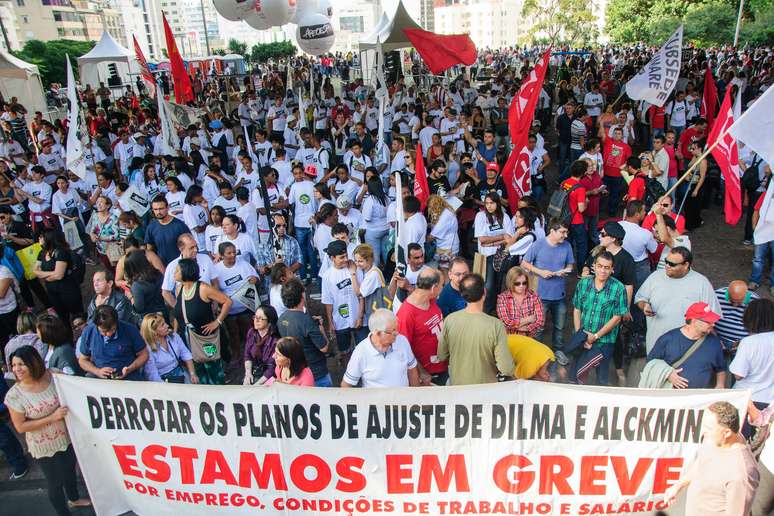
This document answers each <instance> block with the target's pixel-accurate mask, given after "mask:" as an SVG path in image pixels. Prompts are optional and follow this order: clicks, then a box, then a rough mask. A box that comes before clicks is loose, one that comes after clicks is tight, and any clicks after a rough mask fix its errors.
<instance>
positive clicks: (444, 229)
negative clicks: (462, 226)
mask: <svg viewBox="0 0 774 516" xmlns="http://www.w3.org/2000/svg"><path fill="white" fill-rule="evenodd" d="M427 215H428V222H429V223H430V226H431V229H430V240H431V241H434V242H435V256H434V257H433V260H435V261H437V262H438V268H439V269H441V271H442V272H443V271H446V270H447V269H448V268H449V262H451V259H452V258H454V257H455V256H457V255H458V254H459V253H460V237H459V234H458V233H457V231H458V229H459V226H458V224H457V215H456V214H455V213H454V209H452V207H451V206H449V203H447V202H446V200H445V199H444V198H443V197H441V196H440V195H431V196H430V198H429V199H428V200H427Z"/></svg>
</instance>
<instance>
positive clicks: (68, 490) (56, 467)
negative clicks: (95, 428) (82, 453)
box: [38, 444, 79, 516]
mask: <svg viewBox="0 0 774 516" xmlns="http://www.w3.org/2000/svg"><path fill="white" fill-rule="evenodd" d="M38 464H40V469H42V470H43V476H45V477H46V484H47V485H48V499H49V501H50V502H51V505H53V506H54V510H55V511H56V513H57V515H59V516H70V514H71V513H70V509H68V508H67V500H70V501H71V502H74V501H76V500H77V499H78V498H79V495H78V483H77V482H78V478H77V477H76V475H75V464H76V460H75V452H74V451H73V445H72V444H71V445H70V446H68V447H67V449H66V450H64V451H60V452H56V453H55V454H54V455H53V456H51V457H43V458H40V459H38ZM65 494H67V499H65Z"/></svg>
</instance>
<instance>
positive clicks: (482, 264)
mask: <svg viewBox="0 0 774 516" xmlns="http://www.w3.org/2000/svg"><path fill="white" fill-rule="evenodd" d="M470 272H472V273H473V274H479V275H480V276H481V277H482V278H484V280H486V256H484V255H483V254H481V253H478V252H477V253H476V254H475V255H473V270H472V271H470Z"/></svg>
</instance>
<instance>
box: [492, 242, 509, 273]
mask: <svg viewBox="0 0 774 516" xmlns="http://www.w3.org/2000/svg"><path fill="white" fill-rule="evenodd" d="M509 257H510V254H509V253H508V250H507V249H506V248H505V246H504V245H501V246H500V247H498V248H497V251H496V252H495V254H494V256H492V269H494V271H495V272H500V271H501V270H503V264H504V263H505V261H506V260H507V259H508V258H509Z"/></svg>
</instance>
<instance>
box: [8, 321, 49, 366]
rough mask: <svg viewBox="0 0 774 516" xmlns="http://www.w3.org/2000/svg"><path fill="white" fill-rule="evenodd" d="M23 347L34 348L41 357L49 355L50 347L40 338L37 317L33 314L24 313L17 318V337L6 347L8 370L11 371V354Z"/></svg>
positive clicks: (12, 338)
mask: <svg viewBox="0 0 774 516" xmlns="http://www.w3.org/2000/svg"><path fill="white" fill-rule="evenodd" d="M22 346H32V347H33V348H35V349H36V350H37V351H38V353H40V356H41V357H45V356H46V354H47V353H48V346H47V345H46V344H44V343H43V342H42V341H41V340H40V337H38V330H37V327H36V321H35V316H34V315H32V312H22V313H20V314H19V316H18V317H17V318H16V335H14V336H13V337H11V339H10V340H9V341H8V343H7V344H6V345H5V353H4V356H5V365H6V368H7V369H6V370H7V371H10V370H11V354H12V353H13V352H14V351H16V350H17V349H19V348H20V347H22Z"/></svg>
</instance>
